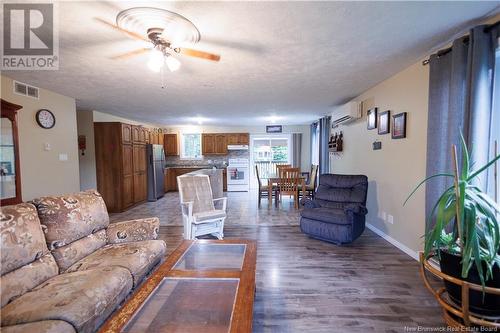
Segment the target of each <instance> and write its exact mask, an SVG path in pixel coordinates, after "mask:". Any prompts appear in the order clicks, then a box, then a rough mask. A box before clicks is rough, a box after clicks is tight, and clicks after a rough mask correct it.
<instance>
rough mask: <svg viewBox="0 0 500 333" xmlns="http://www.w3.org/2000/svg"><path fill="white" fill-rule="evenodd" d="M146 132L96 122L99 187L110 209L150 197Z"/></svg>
mask: <svg viewBox="0 0 500 333" xmlns="http://www.w3.org/2000/svg"><path fill="white" fill-rule="evenodd" d="M146 132H147V129H146V128H143V127H141V126H134V125H130V124H124V123H118V122H103V123H95V124H94V139H95V140H94V141H95V150H96V175H97V190H98V191H99V193H100V194H101V195H102V197H103V199H104V202H105V203H106V206H107V208H108V211H109V212H112V213H116V212H122V211H124V210H126V209H127V208H129V207H131V206H133V205H135V204H138V203H140V202H143V201H145V200H146V198H147V161H146V158H147V157H146V145H145V144H146V140H145V139H146V137H145V135H146ZM141 133H142V134H141ZM148 135H149V133H148ZM141 140H142V141H141ZM148 141H149V140H148Z"/></svg>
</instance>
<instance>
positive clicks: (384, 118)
mask: <svg viewBox="0 0 500 333" xmlns="http://www.w3.org/2000/svg"><path fill="white" fill-rule="evenodd" d="M390 131H391V111H389V110H387V111H384V112H380V113H379V114H378V134H387V133H389V132H390Z"/></svg>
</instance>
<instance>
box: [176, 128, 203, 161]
mask: <svg viewBox="0 0 500 333" xmlns="http://www.w3.org/2000/svg"><path fill="white" fill-rule="evenodd" d="M181 158H183V159H201V134H200V133H182V134H181Z"/></svg>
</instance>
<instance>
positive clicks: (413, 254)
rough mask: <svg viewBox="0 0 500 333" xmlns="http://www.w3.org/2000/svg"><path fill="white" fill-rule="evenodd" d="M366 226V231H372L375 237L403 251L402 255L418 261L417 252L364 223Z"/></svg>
mask: <svg viewBox="0 0 500 333" xmlns="http://www.w3.org/2000/svg"><path fill="white" fill-rule="evenodd" d="M366 226H367V227H368V229H370V230H371V231H373V232H374V233H376V234H377V235H379V236H380V237H382V238H383V239H385V240H386V241H388V242H389V243H391V244H392V245H394V246H395V247H397V248H398V249H400V250H401V251H403V252H404V253H406V254H407V255H409V256H410V257H412V258H413V259H415V260H417V261H418V252H416V251H413V250H412V249H410V248H409V247H408V246H406V245H404V244H402V243H400V242H399V241H397V240H395V239H394V238H392V237H391V236H389V235H387V234H386V233H384V232H383V231H382V230H380V229H378V228H376V227H374V226H373V225H371V224H370V223H366Z"/></svg>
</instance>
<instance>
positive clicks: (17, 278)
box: [0, 253, 59, 306]
mask: <svg viewBox="0 0 500 333" xmlns="http://www.w3.org/2000/svg"><path fill="white" fill-rule="evenodd" d="M58 273H59V268H58V267H57V264H56V261H55V260H54V257H53V256H52V255H51V254H50V253H47V254H46V255H44V256H43V257H41V258H40V259H37V260H35V261H33V262H31V263H29V264H27V265H24V266H22V267H20V268H18V269H16V270H14V271H12V272H9V273H7V274H5V275H3V276H2V277H1V278H0V295H1V299H2V306H4V305H5V304H7V303H9V302H10V301H11V300H13V299H14V298H15V297H19V296H21V295H23V294H24V293H26V292H28V291H30V290H31V289H33V288H35V287H36V286H38V285H39V284H41V283H43V282H45V281H47V280H48V279H50V278H51V277H53V276H56V275H57V274H58Z"/></svg>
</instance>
